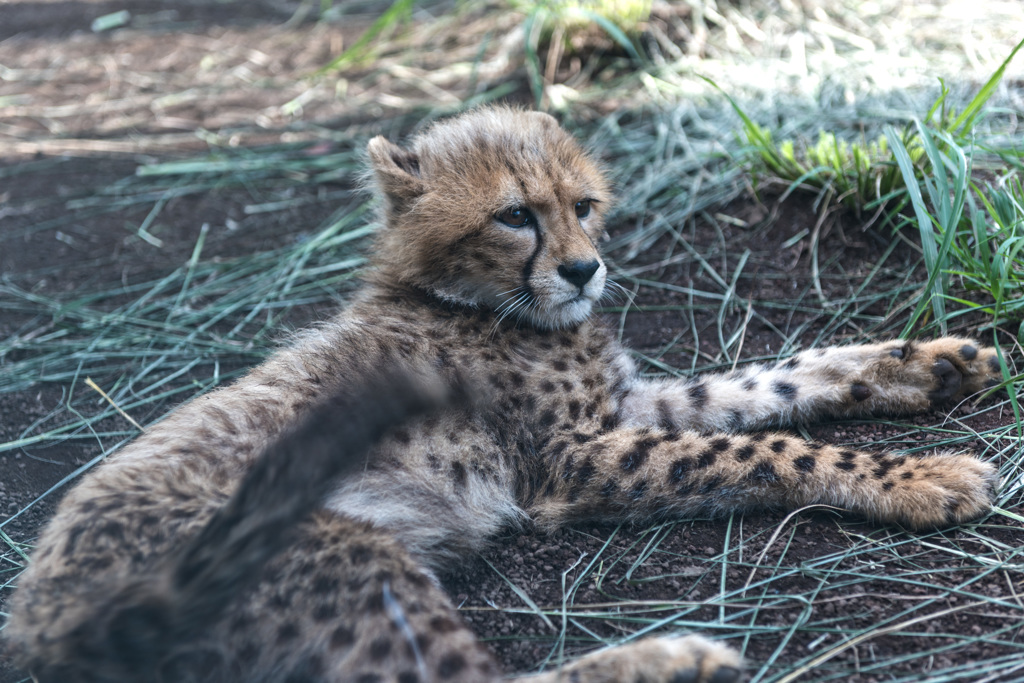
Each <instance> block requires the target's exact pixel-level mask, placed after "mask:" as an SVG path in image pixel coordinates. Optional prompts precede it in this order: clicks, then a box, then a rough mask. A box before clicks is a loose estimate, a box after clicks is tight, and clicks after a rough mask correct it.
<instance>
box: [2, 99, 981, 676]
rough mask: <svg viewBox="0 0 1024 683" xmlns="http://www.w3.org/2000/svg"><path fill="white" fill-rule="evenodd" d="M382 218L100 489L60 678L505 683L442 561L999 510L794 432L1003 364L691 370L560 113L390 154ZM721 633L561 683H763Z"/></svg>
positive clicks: (962, 386)
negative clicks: (641, 288)
mask: <svg viewBox="0 0 1024 683" xmlns="http://www.w3.org/2000/svg"><path fill="white" fill-rule="evenodd" d="M369 157H370V161H371V164H372V168H373V174H374V178H375V185H376V189H377V191H378V193H379V196H380V199H381V206H382V213H383V222H384V224H385V225H384V228H383V229H382V231H381V233H380V235H379V238H378V242H377V244H376V249H375V253H374V256H373V267H372V269H371V270H370V271H369V273H368V275H367V277H366V283H365V286H364V288H363V289H362V291H361V292H360V293H359V294H358V296H356V297H355V299H354V301H353V302H352V303H351V304H350V305H349V306H348V307H347V308H346V309H345V310H343V311H342V312H341V313H339V314H338V315H337V316H336V317H335V318H334V319H333V320H331V321H330V322H329V323H328V324H325V325H321V326H320V327H317V328H315V329H313V330H310V331H308V332H307V333H305V334H304V335H302V336H300V337H299V338H298V340H297V341H296V342H295V343H293V344H292V345H291V346H289V347H288V348H283V349H281V350H280V351H278V352H276V353H275V354H274V355H273V356H272V357H270V358H269V360H267V361H266V362H265V363H263V364H262V365H260V366H259V367H256V368H254V369H253V370H252V371H251V372H249V373H248V374H247V375H246V376H245V377H243V378H242V379H240V380H238V381H237V382H236V383H235V384H233V385H231V386H227V387H224V388H222V389H220V390H218V391H216V392H214V393H212V394H209V395H206V396H203V397H200V398H197V399H195V400H193V401H191V402H190V403H187V404H185V405H183V406H181V407H180V408H178V409H177V410H175V411H174V412H173V413H172V414H171V415H170V416H168V417H167V418H166V419H164V420H162V421H161V422H159V423H158V424H155V425H153V426H151V427H150V428H149V429H148V430H147V431H146V433H145V434H144V435H142V436H141V437H139V438H138V439H137V440H136V441H135V442H134V443H133V444H131V445H130V446H128V447H126V448H125V449H123V450H122V451H121V452H119V453H117V454H116V455H114V456H112V457H110V458H109V459H108V460H107V461H106V462H105V463H103V464H102V465H101V466H100V467H98V468H96V469H95V470H94V471H93V472H91V473H90V474H89V475H88V476H86V477H85V478H84V479H83V480H82V481H81V482H80V483H79V484H78V485H77V486H76V487H75V488H74V489H73V490H72V491H71V492H70V493H68V495H67V497H66V498H65V499H64V501H63V502H62V503H61V505H60V507H59V510H58V511H57V513H56V515H55V516H54V518H53V520H52V521H51V522H50V524H49V526H48V528H47V529H46V531H45V532H44V533H43V535H42V538H41V539H40V541H39V544H38V547H37V548H36V551H35V553H34V555H33V558H32V562H31V565H30V567H29V568H28V570H27V571H26V572H25V573H24V575H23V576H22V577H21V580H20V582H19V583H20V586H19V589H18V591H17V593H16V595H15V597H14V601H13V610H12V616H11V620H10V624H9V626H8V627H7V629H6V633H5V636H6V637H7V639H8V641H9V645H10V646H11V647H12V651H13V652H14V653H15V655H16V658H17V661H18V662H19V663H20V664H21V665H22V666H24V667H25V668H27V669H28V670H30V671H31V672H32V673H33V675H34V676H35V678H36V680H38V681H40V682H41V683H46V682H57V681H60V682H62V683H68V682H72V683H73V682H76V681H81V682H83V683H84V682H86V681H88V682H93V683H103V682H111V683H112V682H114V681H146V682H149V681H154V682H155V681H171V680H174V681H209V682H211V683H212V682H214V681H218V682H224V681H238V682H242V681H245V682H247V683H251V682H253V681H363V682H367V683H368V682H370V681H400V682H402V683H412V682H414V681H423V682H426V681H434V680H445V681H467V682H469V681H473V682H477V681H492V680H493V681H498V680H500V678H501V676H500V673H499V672H498V671H497V669H496V666H495V664H494V661H493V659H492V657H491V656H490V655H489V654H488V652H487V651H486V650H485V649H483V648H482V647H481V646H480V645H479V644H477V642H476V641H475V639H474V637H473V636H472V634H471V633H470V632H469V630H468V629H467V628H466V627H465V626H464V625H463V624H462V623H461V622H460V620H459V618H458V615H457V613H456V610H455V609H454V608H453V606H452V603H451V602H450V600H449V599H448V597H447V596H445V595H444V594H443V592H442V591H441V590H440V589H439V587H438V585H437V583H436V581H435V580H434V579H433V575H434V574H435V573H437V572H443V571H445V570H446V568H448V567H451V566H452V565H453V564H454V563H456V562H458V561H459V560H460V558H462V557H464V556H465V555H466V554H467V553H471V552H475V551H477V550H479V549H480V548H481V547H483V546H484V545H485V544H486V543H487V541H488V539H489V538H490V537H492V536H493V535H494V534H495V533H497V532H498V531H500V530H502V529H507V528H509V527H515V526H516V525H518V524H521V523H522V522H523V521H524V520H527V519H532V520H534V521H535V522H536V523H538V524H540V525H543V526H545V527H548V528H553V527H557V526H560V525H565V524H572V523H575V522H578V521H580V520H608V521H622V520H643V519H654V518H664V517H666V516H673V517H685V516H689V515H695V514H709V513H712V514H714V513H728V512H730V511H736V510H751V509H755V508H764V507H771V508H777V509H793V508H797V507H800V506H805V505H809V504H813V503H824V504H828V505H832V506H837V507H841V508H845V509H847V510H850V511H851V512H853V513H855V514H858V515H861V516H866V517H868V518H871V519H873V520H876V521H878V522H882V523H898V524H903V525H905V526H908V527H912V528H927V527H934V526H939V525H947V524H956V523H959V522H964V521H967V520H971V519H974V518H976V517H978V516H980V515H983V514H984V513H985V512H986V510H987V509H988V507H989V505H990V501H991V500H992V494H993V488H994V486H995V484H996V474H995V471H994V469H993V467H992V466H991V465H990V464H988V463H985V462H982V461H980V460H977V459H975V458H973V457H970V456H967V455H956V454H947V455H935V456H932V457H914V458H905V457H901V456H899V455H895V454H868V453H864V452H860V451H857V450H854V449H845V448H835V447H832V446H827V445H821V444H815V443H808V442H806V441H804V440H802V439H800V438H797V437H794V436H791V435H788V434H784V433H773V432H771V431H766V430H770V429H771V428H772V427H776V426H783V425H788V424H793V423H801V422H806V421H810V420H820V419H827V418H832V417H847V416H866V415H874V414H896V413H912V412H917V411H922V410H927V409H929V408H931V407H933V406H936V405H939V404H945V403H947V402H950V401H955V400H958V399H962V398H963V397H965V396H968V395H970V394H972V393H975V392H978V391H980V390H982V389H983V388H985V387H986V386H988V385H990V384H991V383H993V382H996V381H998V377H999V364H998V361H997V358H996V351H995V350H994V349H990V348H982V347H979V346H976V345H974V344H972V343H971V342H969V341H966V340H963V339H956V338H943V339H937V340H934V341H928V342H918V343H910V342H904V341H892V342H884V343H879V344H870V345H865V346H852V347H835V348H825V349H820V350H812V351H807V352H803V353H800V354H798V355H796V356H793V357H792V358H789V359H787V360H786V361H784V362H781V363H778V364H767V365H755V366H747V367H744V368H742V369H739V370H736V371H734V372H727V373H722V374H712V375H702V376H698V377H693V378H690V379H683V380H660V381H649V380H645V379H642V378H640V377H639V376H638V374H637V373H636V371H635V369H634V367H633V364H632V362H631V361H630V358H629V356H628V355H627V353H626V352H625V351H624V349H622V348H621V347H620V346H619V344H618V343H617V342H616V341H615V338H614V337H613V336H612V335H611V334H609V333H608V332H607V331H606V330H604V329H603V328H602V327H601V326H600V325H599V324H597V323H596V322H594V321H593V320H592V319H591V312H592V309H593V307H594V305H595V303H596V302H597V301H599V300H600V298H601V296H602V294H603V292H604V291H605V287H606V274H607V268H606V265H605V262H604V261H603V260H602V257H601V254H600V251H599V249H598V242H599V238H600V236H601V235H602V233H603V231H604V222H603V217H604V215H605V214H606V212H607V210H608V206H609V204H610V202H611V196H610V191H609V187H608V184H607V181H606V180H605V178H604V176H603V175H602V173H601V170H600V169H599V167H598V166H597V165H596V164H595V163H594V162H593V161H592V160H591V159H590V158H589V157H588V156H587V155H586V154H585V153H584V152H583V151H582V150H581V149H580V147H579V145H577V143H576V142H575V141H574V140H573V139H572V137H571V136H570V135H568V134H567V133H566V132H564V131H563V130H562V129H561V128H559V126H558V125H557V123H556V122H555V120H554V119H552V118H551V117H549V116H547V115H544V114H539V113H533V112H525V111H517V110H512V109H504V108H492V109H482V110H478V111H474V112H471V113H468V114H464V115H462V116H459V117H456V118H453V119H450V120H447V121H443V122H441V123H437V124H434V125H433V126H432V127H431V128H429V129H428V130H426V132H424V133H422V134H421V135H419V136H418V137H416V138H415V139H413V140H412V142H411V144H410V145H409V146H408V147H398V146H396V145H394V144H392V143H390V142H388V141H386V140H384V139H383V138H379V137H378V138H376V139H374V140H372V141H371V142H370V145H369ZM740 675H741V674H740V658H739V656H738V654H737V653H736V652H734V651H733V650H732V649H730V648H728V647H726V646H724V645H722V644H720V643H717V642H714V641H711V640H708V639H705V638H702V637H700V636H693V635H690V636H683V637H677V636H666V637H660V638H649V639H646V640H640V641H638V642H635V643H631V644H629V645H625V646H622V647H619V648H612V649H609V650H606V651H602V652H599V653H595V654H592V655H589V656H587V657H584V658H583V659H580V660H578V661H576V662H574V663H572V664H569V665H567V666H565V667H563V668H561V669H557V670H553V671H549V672H546V673H543V674H539V675H536V676H533V677H531V678H530V679H529V680H531V681H534V682H536V683H539V682H541V681H563V680H565V681H590V682H600V681H608V682H611V681H622V682H640V681H648V682H649V681H664V682H666V683H667V682H669V681H674V682H681V681H690V682H694V683H696V682H707V681H714V682H715V683H727V682H728V681H733V680H738V678H739V677H740Z"/></svg>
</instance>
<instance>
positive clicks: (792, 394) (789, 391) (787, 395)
mask: <svg viewBox="0 0 1024 683" xmlns="http://www.w3.org/2000/svg"><path fill="white" fill-rule="evenodd" d="M772 391H774V392H775V393H776V394H778V396H779V397H780V398H782V399H783V400H785V401H790V402H792V401H795V400H796V387H795V386H794V385H792V384H790V383H789V382H779V381H778V380H776V381H775V382H772Z"/></svg>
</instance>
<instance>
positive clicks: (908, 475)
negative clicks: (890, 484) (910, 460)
mask: <svg viewBox="0 0 1024 683" xmlns="http://www.w3.org/2000/svg"><path fill="white" fill-rule="evenodd" d="M913 478H914V473H913V472H911V471H910V470H907V471H906V472H904V473H903V474H901V475H900V479H903V480H907V479H913Z"/></svg>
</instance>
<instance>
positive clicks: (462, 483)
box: [448, 461, 466, 489]
mask: <svg viewBox="0 0 1024 683" xmlns="http://www.w3.org/2000/svg"><path fill="white" fill-rule="evenodd" d="M448 476H449V477H451V480H452V483H453V484H454V485H455V488H457V489H463V488H466V466H465V465H463V464H462V463H461V462H457V461H456V462H453V463H452V467H451V469H450V470H449V471H448Z"/></svg>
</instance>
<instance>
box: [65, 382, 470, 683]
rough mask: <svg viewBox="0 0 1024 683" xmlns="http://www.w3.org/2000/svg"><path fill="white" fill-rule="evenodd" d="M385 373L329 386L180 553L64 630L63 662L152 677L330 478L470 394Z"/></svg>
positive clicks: (251, 577) (280, 545)
mask: <svg viewBox="0 0 1024 683" xmlns="http://www.w3.org/2000/svg"><path fill="white" fill-rule="evenodd" d="M425 375H426V376H427V377H429V373H424V372H418V373H414V372H409V371H408V370H406V371H404V372H397V371H393V370H392V371H387V372H382V373H380V374H379V376H377V377H375V378H373V379H372V380H370V381H366V382H364V383H362V384H361V387H362V388H361V389H359V390H356V391H351V390H349V391H345V392H338V393H335V394H334V395H332V396H330V397H329V398H328V399H327V400H325V401H323V402H322V403H321V404H320V405H319V406H318V407H316V408H315V409H314V410H313V411H311V413H310V414H309V415H308V416H307V417H306V418H305V419H304V420H303V421H301V422H300V423H298V424H296V425H295V426H294V427H293V428H291V429H290V430H289V431H287V432H285V433H284V434H283V435H282V436H281V437H280V438H278V439H277V440H276V441H275V442H274V443H272V444H271V445H269V446H268V447H267V448H266V450H264V452H263V453H261V454H260V456H259V457H258V458H257V460H256V462H255V464H254V466H253V467H252V469H251V470H250V471H249V472H248V473H247V474H246V476H245V477H244V478H243V480H242V482H241V483H240V484H239V487H238V489H237V490H236V492H235V493H234V495H233V496H232V497H231V498H230V499H229V500H228V502H227V503H226V504H225V505H224V507H222V508H221V509H220V510H218V511H217V512H216V513H215V514H214V516H213V517H212V519H211V520H210V521H209V523H207V525H206V526H205V527H204V528H203V529H202V530H201V531H200V532H199V533H198V534H197V535H196V536H195V537H194V538H192V539H190V541H189V543H188V545H187V546H186V547H185V548H184V549H183V551H182V552H180V553H177V554H174V555H172V556H169V557H168V558H167V561H166V563H165V564H164V566H163V567H161V568H158V569H157V570H156V571H154V572H153V573H151V574H150V575H149V576H147V577H144V578H140V579H138V580H137V581H135V582H134V583H132V584H130V585H128V586H126V587H125V588H123V589H121V590H120V591H118V592H117V593H115V594H112V595H110V596H108V597H107V599H106V600H105V601H101V602H99V603H98V606H97V609H96V614H97V617H96V618H95V619H91V620H87V621H86V622H85V623H83V625H82V626H81V627H80V628H79V629H77V631H76V632H75V633H73V634H71V638H70V639H69V641H70V642H69V643H68V650H69V653H70V654H71V657H69V660H70V661H74V660H79V661H80V662H83V663H84V662H88V666H89V669H90V671H91V672H92V674H93V675H94V676H95V678H94V679H93V680H97V681H126V680H138V681H148V680H152V679H153V678H154V676H155V672H154V671H152V670H151V667H152V666H153V665H154V663H155V662H159V661H161V660H162V659H164V657H165V655H167V654H169V653H171V652H172V651H173V650H174V649H175V648H176V647H177V646H180V645H181V644H183V643H185V642H187V641H188V640H190V639H193V638H195V637H196V634H197V633H201V632H202V629H203V627H205V626H206V625H207V624H209V623H211V622H212V621H214V620H215V619H216V618H217V616H218V615H219V614H220V613H221V612H222V611H223V610H224V609H225V608H226V607H227V606H228V604H229V603H230V602H231V600H232V599H234V598H235V596H237V595H238V594H239V593H240V592H241V591H242V590H243V589H244V588H245V587H247V586H248V585H250V584H251V583H253V582H254V581H255V580H256V578H257V577H259V575H260V570H261V569H262V568H263V566H264V565H265V564H266V563H267V562H268V561H269V560H270V559H271V558H272V557H273V556H274V555H276V554H277V553H278V552H279V551H280V550H283V549H284V548H285V547H286V544H287V537H288V536H289V535H290V534H291V530H292V529H293V527H294V526H295V525H296V524H297V523H298V522H300V521H301V520H302V519H303V518H304V517H305V516H307V515H308V514H310V513H311V512H313V510H314V509H315V508H316V507H318V506H319V505H320V504H321V501H322V500H323V498H324V497H325V496H326V495H327V494H328V493H329V491H330V490H331V489H332V488H333V487H334V486H336V485H337V480H338V479H339V478H341V477H344V476H346V475H349V474H353V473H355V472H358V471H361V470H362V469H363V467H364V466H365V463H366V459H367V457H368V455H369V452H370V450H371V448H372V447H373V446H374V444H375V443H376V442H377V441H378V440H379V439H380V438H381V437H382V436H384V435H385V434H386V433H387V432H389V431H390V430H392V429H394V428H395V427H397V426H398V425H400V424H401V423H404V422H406V421H407V420H410V419H412V418H415V417H417V416H420V415H424V414H428V413H432V412H435V411H437V410H440V409H442V408H445V407H450V406H454V405H459V404H465V403H467V402H468V401H469V400H471V399H473V398H475V397H473V396H471V395H470V392H469V390H468V389H467V385H466V383H465V382H464V381H462V380H460V379H457V380H456V381H455V382H453V383H442V382H441V381H440V380H439V379H436V378H425Z"/></svg>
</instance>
